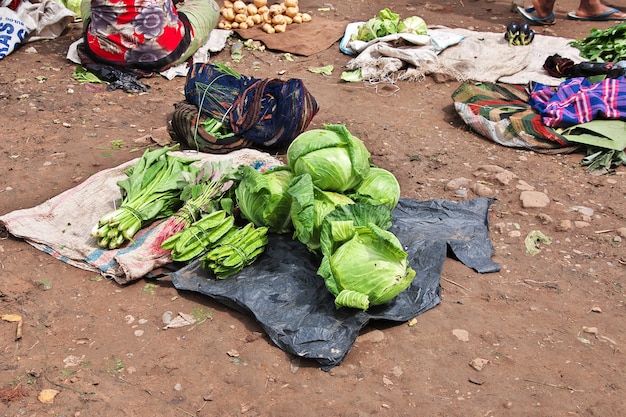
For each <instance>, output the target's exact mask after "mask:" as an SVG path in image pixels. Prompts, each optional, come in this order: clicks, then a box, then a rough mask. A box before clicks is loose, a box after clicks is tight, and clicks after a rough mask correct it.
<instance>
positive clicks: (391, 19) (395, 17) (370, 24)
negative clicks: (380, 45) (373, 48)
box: [352, 8, 428, 42]
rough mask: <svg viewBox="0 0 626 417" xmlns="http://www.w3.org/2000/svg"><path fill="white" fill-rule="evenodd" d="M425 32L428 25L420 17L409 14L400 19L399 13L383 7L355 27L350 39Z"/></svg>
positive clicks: (365, 40)
mask: <svg viewBox="0 0 626 417" xmlns="http://www.w3.org/2000/svg"><path fill="white" fill-rule="evenodd" d="M427 32H428V26H427V25H426V22H425V21H424V19H422V18H421V17H418V16H410V17H407V18H406V19H401V18H400V15H399V14H397V13H393V12H392V11H391V10H390V9H389V8H385V9H383V10H381V11H380V12H379V13H378V16H375V17H373V18H371V19H369V20H368V21H367V22H365V23H363V24H362V25H360V26H359V27H358V28H357V33H355V34H353V35H352V40H359V41H363V42H369V41H372V40H374V39H376V38H382V37H384V36H387V35H393V34H396V33H412V34H416V35H426V33H427Z"/></svg>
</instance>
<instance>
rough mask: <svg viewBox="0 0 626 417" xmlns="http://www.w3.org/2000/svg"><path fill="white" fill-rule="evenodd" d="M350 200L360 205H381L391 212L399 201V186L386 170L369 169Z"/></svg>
mask: <svg viewBox="0 0 626 417" xmlns="http://www.w3.org/2000/svg"><path fill="white" fill-rule="evenodd" d="M350 198H352V199H353V200H354V201H357V202H361V203H368V204H372V205H378V204H383V205H385V206H387V207H388V208H389V209H390V210H393V209H394V207H396V205H397V204H398V201H399V200H400V184H398V180H397V179H396V177H395V176H394V175H393V174H392V173H391V172H389V171H387V170H386V169H383V168H378V167H371V168H370V170H369V172H368V173H367V175H366V176H365V178H363V181H361V183H360V184H359V186H358V187H357V188H356V189H355V190H354V193H352V194H350Z"/></svg>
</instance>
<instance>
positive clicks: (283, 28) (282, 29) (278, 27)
mask: <svg viewBox="0 0 626 417" xmlns="http://www.w3.org/2000/svg"><path fill="white" fill-rule="evenodd" d="M274 30H275V31H276V33H283V32H285V31H286V30H287V25H286V24H282V25H275V26H274Z"/></svg>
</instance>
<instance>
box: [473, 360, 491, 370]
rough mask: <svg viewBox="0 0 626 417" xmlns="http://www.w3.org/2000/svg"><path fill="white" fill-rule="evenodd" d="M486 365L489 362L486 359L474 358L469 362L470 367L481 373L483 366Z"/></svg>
mask: <svg viewBox="0 0 626 417" xmlns="http://www.w3.org/2000/svg"><path fill="white" fill-rule="evenodd" d="M488 363H489V360H487V359H482V358H476V359H473V360H472V361H471V362H470V366H471V367H472V368H474V369H476V370H477V371H482V370H483V368H484V367H485V365H487V364H488Z"/></svg>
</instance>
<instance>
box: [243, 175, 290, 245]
mask: <svg viewBox="0 0 626 417" xmlns="http://www.w3.org/2000/svg"><path fill="white" fill-rule="evenodd" d="M239 173H240V174H241V180H240V181H239V184H238V186H237V188H236V189H235V198H236V202H237V205H238V206H239V210H240V211H241V215H242V217H244V218H246V219H247V220H249V221H251V222H252V223H254V224H255V225H256V226H260V227H268V228H269V230H270V231H272V232H275V233H286V232H290V231H292V230H293V226H292V224H291V216H290V209H291V196H290V195H289V193H288V192H287V190H288V188H289V183H290V181H291V180H292V178H293V176H294V175H293V172H292V171H291V170H289V168H288V167H283V166H279V167H275V168H273V169H270V170H267V171H264V172H259V171H258V170H256V169H254V168H253V167H251V166H247V165H246V166H241V167H240V170H239Z"/></svg>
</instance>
